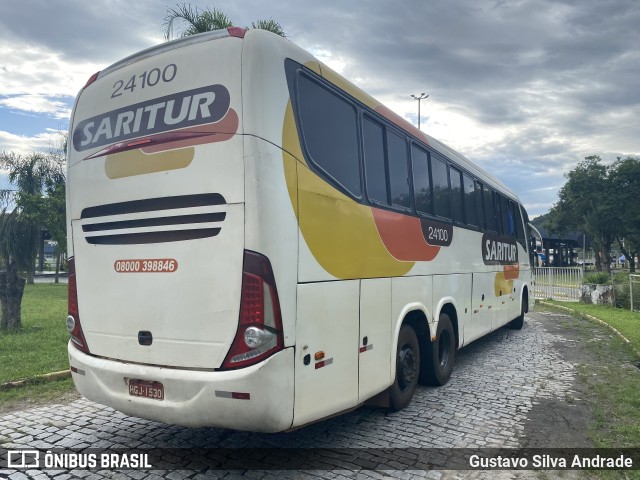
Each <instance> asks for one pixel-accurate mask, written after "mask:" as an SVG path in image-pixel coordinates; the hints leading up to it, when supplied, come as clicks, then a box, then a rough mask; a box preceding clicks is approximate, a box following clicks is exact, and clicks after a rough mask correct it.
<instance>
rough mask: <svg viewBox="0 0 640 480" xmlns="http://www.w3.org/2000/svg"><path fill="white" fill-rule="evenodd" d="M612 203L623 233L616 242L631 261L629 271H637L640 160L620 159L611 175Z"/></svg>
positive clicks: (639, 247) (639, 217)
mask: <svg viewBox="0 0 640 480" xmlns="http://www.w3.org/2000/svg"><path fill="white" fill-rule="evenodd" d="M609 178H610V181H611V196H612V201H613V203H615V204H616V205H617V206H618V209H619V211H620V213H619V215H618V218H617V219H616V221H617V222H618V223H619V224H620V227H621V231H620V234H619V235H618V236H617V238H616V240H617V242H618V245H619V246H620V249H621V250H622V253H623V255H624V256H625V257H626V258H627V260H628V261H629V270H630V271H631V272H635V271H636V264H635V257H636V255H638V252H639V250H640V203H639V202H638V199H640V159H638V158H634V157H627V158H624V159H621V158H618V161H617V162H615V163H614V164H613V165H612V166H611V168H610V173H609Z"/></svg>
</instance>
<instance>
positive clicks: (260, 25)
mask: <svg viewBox="0 0 640 480" xmlns="http://www.w3.org/2000/svg"><path fill="white" fill-rule="evenodd" d="M251 28H254V29H255V28H257V29H258V30H266V31H267V32H271V33H275V34H276V35H280V36H281V37H286V35H285V34H284V30H283V29H282V26H281V25H280V24H279V23H278V22H276V21H275V20H274V19H273V18H270V19H269V20H258V21H256V22H251Z"/></svg>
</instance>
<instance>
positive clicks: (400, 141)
mask: <svg viewBox="0 0 640 480" xmlns="http://www.w3.org/2000/svg"><path fill="white" fill-rule="evenodd" d="M387 152H388V158H387V164H388V166H389V191H390V193H391V204H392V205H394V206H396V207H401V208H407V209H408V208H411V193H410V190H409V165H408V163H407V161H408V155H407V142H406V141H405V139H404V137H400V136H399V135H396V134H395V133H393V132H391V131H390V130H387Z"/></svg>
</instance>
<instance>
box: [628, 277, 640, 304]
mask: <svg viewBox="0 0 640 480" xmlns="http://www.w3.org/2000/svg"><path fill="white" fill-rule="evenodd" d="M629 297H630V298H629V304H630V306H631V310H632V311H634V312H640V275H629Z"/></svg>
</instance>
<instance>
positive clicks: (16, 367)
mask: <svg viewBox="0 0 640 480" xmlns="http://www.w3.org/2000/svg"><path fill="white" fill-rule="evenodd" d="M66 312H67V286H66V285H59V284H58V285H56V284H35V285H27V286H26V287H25V291H24V299H23V302H22V329H20V330H18V331H14V332H0V383H6V382H11V381H15V380H21V379H25V378H30V377H33V376H35V375H42V374H45V373H50V372H54V371H59V370H65V369H67V368H68V367H69V365H68V359H67V342H68V340H69V334H68V333H67V330H66V328H65V323H64V322H65V318H66Z"/></svg>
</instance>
